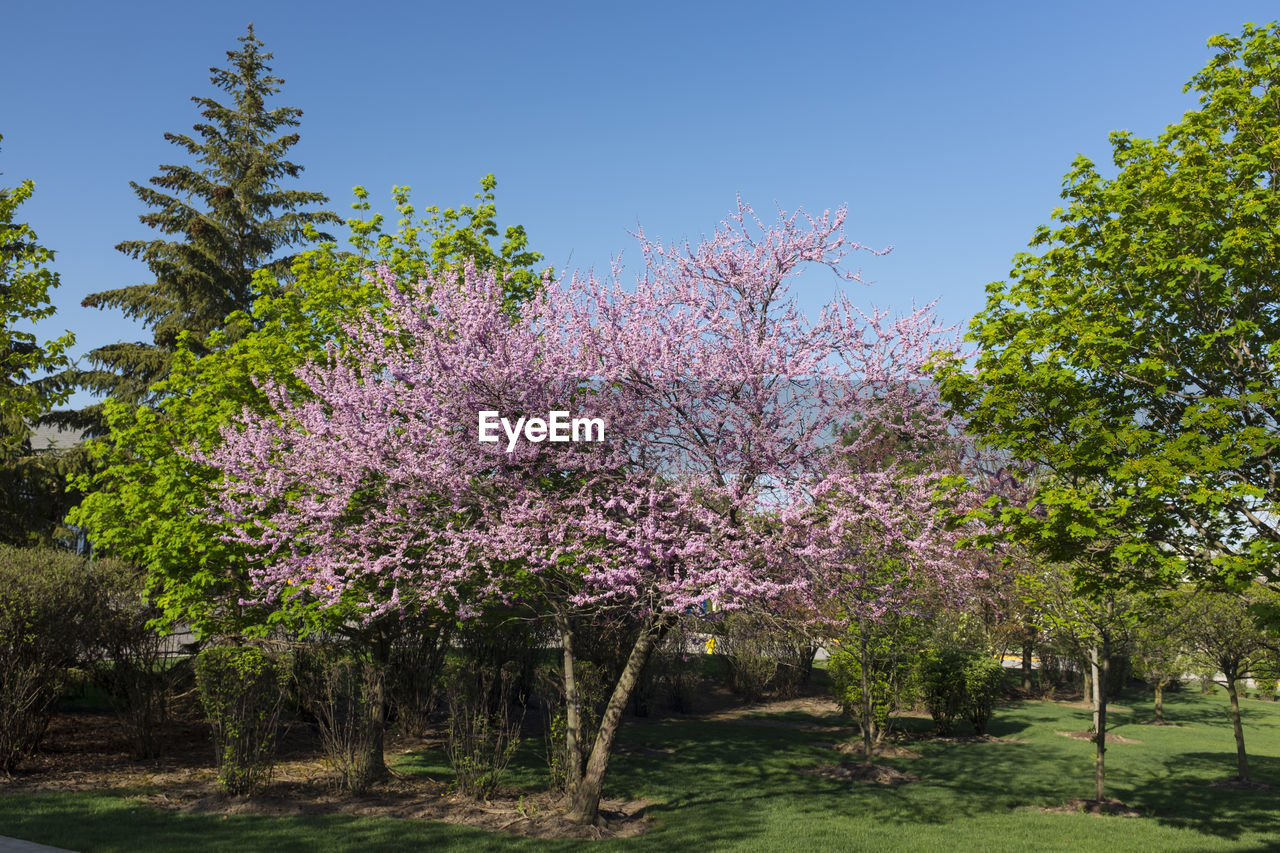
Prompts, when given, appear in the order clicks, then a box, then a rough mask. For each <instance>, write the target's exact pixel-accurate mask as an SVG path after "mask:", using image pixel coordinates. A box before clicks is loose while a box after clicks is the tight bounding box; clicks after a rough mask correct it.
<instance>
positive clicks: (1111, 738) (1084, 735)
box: [1054, 731, 1142, 744]
mask: <svg viewBox="0 0 1280 853" xmlns="http://www.w3.org/2000/svg"><path fill="white" fill-rule="evenodd" d="M1054 734H1056V735H1062V736H1063V737H1069V738H1071V739H1072V740H1087V741H1092V740H1093V737H1094V735H1093V732H1059V731H1055V732H1054ZM1107 743H1109V744H1111V743H1138V744H1140V743H1142V741H1140V740H1134V739H1133V738H1131V737H1123V736H1121V735H1114V734H1111V733H1110V732H1107Z"/></svg>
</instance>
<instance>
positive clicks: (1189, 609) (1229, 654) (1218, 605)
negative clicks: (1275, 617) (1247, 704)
mask: <svg viewBox="0 0 1280 853" xmlns="http://www.w3.org/2000/svg"><path fill="white" fill-rule="evenodd" d="M1180 598H1181V600H1180V601H1179V602H1178V607H1179V609H1180V610H1181V611H1182V612H1183V614H1184V615H1185V620H1184V621H1183V623H1182V626H1181V628H1180V630H1179V634H1180V635H1181V636H1182V638H1183V641H1184V642H1185V643H1186V645H1187V648H1188V649H1189V650H1190V651H1191V652H1192V654H1193V655H1194V657H1195V658H1196V660H1197V662H1200V663H1202V664H1204V665H1206V667H1205V668H1206V669H1208V670H1209V671H1213V670H1214V669H1216V670H1217V674H1218V675H1219V676H1220V678H1219V679H1218V680H1219V681H1220V682H1221V683H1222V685H1223V686H1225V687H1226V688H1227V698H1228V700H1229V701H1230V705H1231V728H1232V731H1233V732H1234V734H1235V739H1236V769H1237V773H1238V776H1237V778H1238V779H1239V780H1240V781H1241V782H1248V781H1249V756H1248V754H1247V753H1246V752H1245V746H1244V725H1243V723H1242V722H1241V719H1240V692H1239V689H1240V682H1241V681H1243V680H1244V679H1245V678H1247V677H1249V676H1250V675H1254V674H1255V673H1257V674H1261V671H1262V670H1264V669H1265V668H1267V665H1268V664H1269V663H1271V661H1273V660H1274V658H1275V653H1276V638H1275V636H1274V635H1273V634H1272V633H1271V632H1270V631H1268V630H1266V629H1265V628H1264V627H1263V625H1262V624H1261V623H1262V622H1263V621H1264V620H1263V619H1262V618H1261V617H1262V611H1263V610H1264V609H1269V610H1270V611H1271V612H1274V610H1275V607H1276V604H1277V600H1276V595H1275V593H1273V592H1271V591H1269V590H1266V589H1263V588H1262V587H1260V586H1258V585H1254V586H1252V587H1250V588H1248V589H1247V590H1246V591H1244V592H1243V593H1225V592H1205V591H1195V590H1187V591H1185V592H1183V593H1182V594H1181V596H1180Z"/></svg>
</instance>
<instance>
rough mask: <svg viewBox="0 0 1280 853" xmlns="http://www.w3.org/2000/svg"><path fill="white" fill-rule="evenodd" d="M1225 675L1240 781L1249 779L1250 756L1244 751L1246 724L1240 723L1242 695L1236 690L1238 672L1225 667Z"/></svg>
mask: <svg viewBox="0 0 1280 853" xmlns="http://www.w3.org/2000/svg"><path fill="white" fill-rule="evenodd" d="M1223 675H1225V676H1226V677H1227V696H1228V697H1229V698H1230V699H1231V728H1232V729H1233V730H1235V735H1236V768H1237V769H1238V770H1239V771H1240V781H1241V782H1248V781H1249V756H1248V755H1247V754H1246V753H1245V751H1244V726H1242V725H1241V724H1240V696H1239V693H1238V692H1237V690H1236V678H1235V677H1233V676H1237V675H1238V673H1237V672H1235V671H1234V670H1232V671H1228V669H1227V668H1226V667H1223Z"/></svg>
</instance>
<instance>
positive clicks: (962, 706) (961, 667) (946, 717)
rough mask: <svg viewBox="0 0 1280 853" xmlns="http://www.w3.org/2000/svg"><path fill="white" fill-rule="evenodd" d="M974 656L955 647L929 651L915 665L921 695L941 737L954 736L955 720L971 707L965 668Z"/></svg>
mask: <svg viewBox="0 0 1280 853" xmlns="http://www.w3.org/2000/svg"><path fill="white" fill-rule="evenodd" d="M972 657H973V653H972V652H969V651H966V650H964V649H958V648H955V647H954V646H939V647H936V648H932V649H928V650H926V651H925V652H924V653H923V654H922V655H921V656H920V661H919V663H918V664H917V665H916V679H917V682H918V683H919V685H920V696H921V698H923V699H924V704H925V707H926V708H928V709H929V716H931V717H933V725H934V728H935V729H936V730H937V732H938V734H940V735H943V736H946V735H949V734H951V730H952V728H953V727H954V726H955V723H956V720H957V719H959V718H960V717H961V716H963V715H964V712H965V710H966V709H967V707H968V701H967V700H968V697H967V695H966V690H965V667H966V666H967V665H968V663H969V661H970V660H971V659H972Z"/></svg>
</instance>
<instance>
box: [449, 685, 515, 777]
mask: <svg viewBox="0 0 1280 853" xmlns="http://www.w3.org/2000/svg"><path fill="white" fill-rule="evenodd" d="M519 682H520V672H519V666H518V664H517V663H515V662H508V663H507V664H506V665H505V666H502V667H501V668H498V669H492V668H488V669H483V670H479V671H476V672H466V671H465V670H464V668H463V667H462V666H457V665H455V666H452V667H450V669H449V671H448V674H447V677H446V684H447V686H448V696H449V740H448V743H447V744H446V745H445V754H446V756H447V757H448V759H449V766H450V767H452V768H453V772H454V777H455V780H456V783H455V784H456V788H457V791H458V793H460V794H462V795H463V796H466V797H472V798H474V799H488V798H489V797H491V796H493V794H494V793H496V792H497V790H498V787H499V785H500V784H501V782H502V775H503V773H504V772H506V769H507V765H508V764H510V763H511V758H512V756H513V755H515V751H516V749H517V748H518V747H519V746H520V727H521V725H522V723H523V721H524V711H523V709H522V708H521V706H520V705H519V704H518V702H517V699H518V698H520V697H518V696H517V694H516V692H515V690H516V687H517V686H518V684H519Z"/></svg>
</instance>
